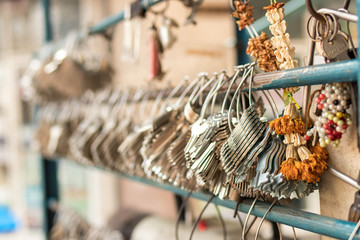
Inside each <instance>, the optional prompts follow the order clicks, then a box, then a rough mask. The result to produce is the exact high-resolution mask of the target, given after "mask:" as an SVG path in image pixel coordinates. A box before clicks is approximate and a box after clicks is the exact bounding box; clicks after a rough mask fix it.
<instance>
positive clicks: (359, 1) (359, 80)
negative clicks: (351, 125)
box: [356, 0, 360, 148]
mask: <svg viewBox="0 0 360 240" xmlns="http://www.w3.org/2000/svg"><path fill="white" fill-rule="evenodd" d="M356 10H357V15H358V22H357V35H358V36H357V39H360V17H359V15H360V0H356ZM358 45H359V44H358ZM357 49H358V60H359V61H360V54H359V46H358V48H357ZM357 77H358V78H357V89H358V90H357V91H358V99H357V104H358V116H357V127H358V128H357V129H358V147H359V148H360V64H358V71H357Z"/></svg>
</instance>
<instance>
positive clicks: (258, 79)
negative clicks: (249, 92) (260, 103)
mask: <svg viewBox="0 0 360 240" xmlns="http://www.w3.org/2000/svg"><path fill="white" fill-rule="evenodd" d="M358 69H359V61H358V60H349V61H344V62H337V63H329V64H322V65H314V66H308V67H301V68H294V69H289V70H282V71H276V72H269V73H260V74H257V75H255V77H254V81H253V90H265V89H275V88H285V87H300V86H308V85H319V84H326V83H334V82H355V81H357V74H358Z"/></svg>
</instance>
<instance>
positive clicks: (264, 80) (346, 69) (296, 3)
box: [42, 0, 360, 239]
mask: <svg viewBox="0 0 360 240" xmlns="http://www.w3.org/2000/svg"><path fill="white" fill-rule="evenodd" d="M50 1H51V0H43V7H44V17H45V37H46V39H45V40H46V41H47V42H48V41H51V40H52V35H51V32H52V29H51V21H50V14H49V12H50ZM162 1H163V0H148V1H147V2H146V4H145V1H142V8H143V9H145V8H146V6H145V5H147V6H152V5H155V4H157V3H160V2H162ZM356 5H357V9H360V0H356ZM304 6H305V0H291V1H289V2H288V3H287V5H286V6H285V12H286V14H290V13H292V12H294V11H295V10H297V9H298V8H301V7H304ZM358 14H359V13H358ZM123 19H124V12H120V13H119V14H116V15H113V16H110V17H108V18H106V19H104V20H103V21H101V22H100V23H98V24H96V25H94V26H93V27H91V28H90V33H91V34H97V33H101V32H103V31H104V30H105V29H107V28H109V27H111V26H113V25H115V24H117V23H118V22H120V21H122V20H123ZM353 20H356V21H358V19H353ZM268 25H269V23H268V22H267V21H266V18H265V17H263V18H260V19H259V20H257V21H256V22H255V23H254V26H255V28H256V29H258V30H262V29H264V28H265V27H267V26H268ZM357 29H358V32H360V24H358V28H357ZM240 41H241V39H240ZM239 58H241V56H239ZM359 81H360V59H353V60H349V61H344V62H337V63H330V64H325V65H315V66H308V67H302V68H296V69H291V70H282V71H276V72H271V73H261V74H257V75H256V76H255V77H254V82H253V88H252V89H253V90H254V91H256V90H265V89H276V88H285V87H295V86H307V85H319V84H326V83H334V82H356V83H357V84H358V86H359ZM359 96H360V88H358V97H359ZM359 100H360V99H358V102H359ZM358 114H359V116H358V118H359V119H360V109H359V110H358ZM358 129H359V128H358ZM359 135H360V134H359ZM42 163H43V187H44V210H45V213H46V215H45V225H46V227H45V228H46V233H47V236H48V233H49V231H50V229H51V227H52V225H53V220H54V213H53V211H52V210H50V209H49V207H48V204H47V203H48V202H49V201H51V200H58V198H59V195H58V183H57V162H56V161H54V160H49V159H45V158H43V160H42ZM102 170H104V171H108V170H105V169H102ZM114 174H117V175H119V176H120V177H124V178H128V179H130V180H133V181H137V182H140V183H144V184H148V185H151V186H154V187H157V188H161V189H164V190H167V191H171V192H173V193H175V194H178V195H182V196H186V195H188V194H189V193H188V192H187V191H185V190H182V189H180V188H177V187H174V186H172V185H169V184H162V183H158V182H155V181H151V180H148V179H145V178H141V177H135V176H130V175H126V174H123V173H118V172H116V173H115V172H114ZM353 186H354V187H356V188H358V189H360V186H359V185H357V184H356V182H355V183H354V184H353ZM190 196H191V197H192V198H196V199H200V200H204V201H207V200H209V199H210V198H211V195H210V194H207V193H203V192H194V193H191V195H190ZM252 202H253V201H252V200H244V201H243V202H242V203H241V204H240V206H239V211H241V212H248V211H249V209H250V206H251V204H252ZM213 203H216V204H218V205H219V206H224V207H227V208H230V209H234V208H235V206H236V202H234V201H230V200H221V199H219V198H217V197H215V198H214V200H213ZM269 206H270V204H269V203H264V202H257V203H256V205H255V207H254V208H253V210H252V212H251V214H252V215H255V216H258V217H263V216H264V214H265V212H266V211H267V209H268V208H269ZM266 219H267V220H270V221H274V222H278V223H281V224H285V225H289V226H293V227H295V228H299V229H303V230H307V231H310V232H314V233H318V234H321V235H324V236H329V237H333V238H337V239H348V238H349V237H350V236H351V234H352V232H353V230H354V229H355V227H357V226H356V225H357V224H356V223H354V222H348V221H343V220H339V219H335V218H330V217H326V216H321V215H318V214H313V213H310V212H305V211H301V210H295V209H291V208H288V207H284V206H276V205H275V206H274V207H272V209H271V210H270V212H269V213H268V215H267V216H266ZM354 239H360V233H359V232H357V234H356V235H355V237H354Z"/></svg>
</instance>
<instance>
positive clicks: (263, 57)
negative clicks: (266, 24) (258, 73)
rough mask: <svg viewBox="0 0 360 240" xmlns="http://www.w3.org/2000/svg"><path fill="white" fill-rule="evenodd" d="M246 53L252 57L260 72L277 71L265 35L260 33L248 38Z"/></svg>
mask: <svg viewBox="0 0 360 240" xmlns="http://www.w3.org/2000/svg"><path fill="white" fill-rule="evenodd" d="M246 53H247V54H248V55H250V56H252V57H254V59H255V61H257V64H258V66H259V68H260V69H261V70H262V71H264V72H271V71H277V70H278V68H277V64H276V57H275V54H274V51H273V46H272V43H271V41H270V40H269V38H268V36H267V35H266V33H264V32H262V33H261V35H260V36H257V37H256V38H250V39H249V41H248V47H247V49H246Z"/></svg>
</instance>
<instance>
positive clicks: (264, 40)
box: [232, 0, 278, 72]
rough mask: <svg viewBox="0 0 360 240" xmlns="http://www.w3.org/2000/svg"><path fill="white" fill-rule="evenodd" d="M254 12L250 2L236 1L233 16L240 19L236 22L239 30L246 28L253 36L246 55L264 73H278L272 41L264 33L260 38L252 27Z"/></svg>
mask: <svg viewBox="0 0 360 240" xmlns="http://www.w3.org/2000/svg"><path fill="white" fill-rule="evenodd" d="M253 11H254V10H253V6H251V5H250V4H249V1H246V2H242V1H240V0H239V1H234V12H233V13H232V16H234V17H235V18H237V19H239V20H237V21H236V23H237V25H238V27H239V30H242V29H244V28H246V30H247V31H248V32H249V34H250V36H251V38H250V39H249V41H248V47H247V49H246V53H247V54H248V55H250V56H251V57H253V58H254V60H255V61H256V62H257V65H258V66H259V68H260V69H261V70H262V71H264V72H271V71H276V70H278V67H277V65H276V57H275V55H274V51H273V46H272V43H271V41H270V40H269V38H268V36H267V35H266V33H264V32H262V33H261V34H260V36H259V34H258V33H257V32H256V30H255V28H254V27H253V26H252V23H253V22H254V18H253Z"/></svg>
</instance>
